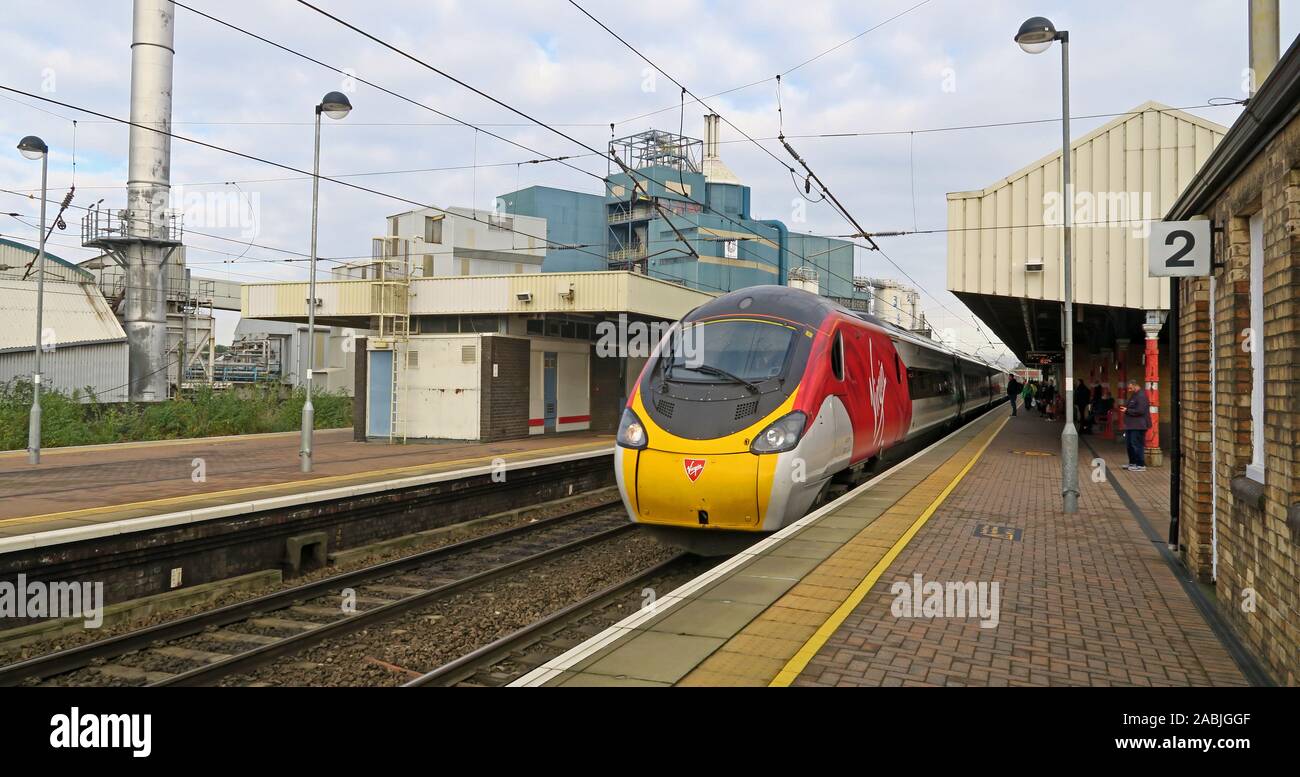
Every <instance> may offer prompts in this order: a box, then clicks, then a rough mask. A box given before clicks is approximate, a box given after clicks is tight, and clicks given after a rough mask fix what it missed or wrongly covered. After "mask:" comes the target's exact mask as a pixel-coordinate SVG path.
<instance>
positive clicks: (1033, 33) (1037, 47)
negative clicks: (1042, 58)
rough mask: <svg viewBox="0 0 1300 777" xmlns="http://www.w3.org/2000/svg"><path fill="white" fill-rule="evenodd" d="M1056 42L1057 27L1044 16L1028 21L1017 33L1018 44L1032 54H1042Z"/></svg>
mask: <svg viewBox="0 0 1300 777" xmlns="http://www.w3.org/2000/svg"><path fill="white" fill-rule="evenodd" d="M1054 40H1056V25H1054V24H1052V22H1051V20H1050V19H1047V18H1046V17H1043V16H1034V17H1032V18H1029V19H1026V20H1025V23H1024V24H1022V25H1020V31H1019V32H1017V33H1016V43H1019V44H1020V48H1022V49H1024V50H1025V51H1026V52H1028V53H1030V54H1042V53H1043V52H1044V51H1047V49H1049V48H1050V47H1051V45H1052V41H1054Z"/></svg>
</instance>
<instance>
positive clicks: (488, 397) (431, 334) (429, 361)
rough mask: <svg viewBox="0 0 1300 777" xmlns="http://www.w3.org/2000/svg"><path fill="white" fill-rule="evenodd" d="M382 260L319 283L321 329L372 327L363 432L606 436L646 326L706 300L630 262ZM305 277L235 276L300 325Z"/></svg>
mask: <svg viewBox="0 0 1300 777" xmlns="http://www.w3.org/2000/svg"><path fill="white" fill-rule="evenodd" d="M382 263H383V264H387V265H389V266H388V267H387V268H384V267H377V268H374V269H372V271H371V272H369V273H368V275H369V277H368V278H366V279H360V278H355V279H351V278H350V279H332V280H327V281H322V282H319V283H317V294H318V296H319V298H320V300H321V305H320V306H319V307H318V308H317V311H316V321H317V322H318V325H328V326H339V327H352V328H355V329H358V330H365V329H369V330H371V334H370V335H369V336H368V337H365V338H359V339H357V340H356V347H355V358H356V364H357V366H356V372H355V376H356V386H357V390H356V394H355V396H357V397H359V398H364V401H363V402H356V403H355V404H354V412H355V413H356V416H355V421H354V430H355V432H356V434H357V435H358V436H359V437H363V438H366V439H383V440H399V441H400V440H418V439H455V440H482V441H491V440H501V439H510V438H516V437H526V436H528V435H535V434H547V433H554V432H566V431H578V430H597V431H606V432H613V431H614V430H615V429H616V428H617V426H618V419H619V415H620V413H621V410H622V407H623V404H624V402H625V401H626V397H627V392H628V388H629V386H630V385H631V383H632V382H633V381H634V380H635V379H636V376H637V375H638V374H639V372H640V369H641V366H642V365H643V364H644V363H645V358H646V357H647V356H648V355H649V350H650V348H651V347H653V345H654V344H655V341H654V340H653V339H651V333H652V332H653V331H655V330H653V329H652V328H651V325H652V324H656V323H659V324H663V323H665V322H670V321H675V320H677V319H679V318H681V317H682V316H683V315H685V314H686V313H687V312H688V311H690V310H691V309H692V308H694V307H696V306H697V305H699V304H700V303H702V302H704V301H705V300H707V299H709V298H710V295H708V294H705V293H703V292H699V291H695V290H693V289H688V288H685V287H683V286H680V285H678V284H674V283H669V282H667V281H663V280H659V279H656V278H650V277H647V276H645V275H641V274H638V273H632V272H628V271H605V272H588V273H522V274H507V275H486V276H451V277H436V276H435V277H419V276H416V277H410V276H406V277H401V276H399V275H398V274H397V273H396V271H394V269H393V267H392V265H395V264H397V263H398V262H397V261H395V260H383V261H382ZM306 287H307V284H306V283H305V282H292V283H250V284H245V285H244V287H243V294H244V304H243V314H244V316H246V317H255V318H259V319H274V320H278V321H288V322H292V323H294V324H301V323H303V322H304V321H305V313H304V311H303V310H302V304H301V301H302V299H303V295H304V294H306ZM602 337H606V338H612V340H610V339H606V340H605V341H604V344H605V345H607V346H612V347H602V342H601V340H602ZM614 341H616V342H614Z"/></svg>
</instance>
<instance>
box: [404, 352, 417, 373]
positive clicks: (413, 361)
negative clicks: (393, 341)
mask: <svg viewBox="0 0 1300 777" xmlns="http://www.w3.org/2000/svg"><path fill="white" fill-rule="evenodd" d="M419 367H420V352H419V351H407V352H406V369H408V370H414V369H419Z"/></svg>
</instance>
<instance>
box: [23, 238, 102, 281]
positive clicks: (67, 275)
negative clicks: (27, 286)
mask: <svg viewBox="0 0 1300 777" xmlns="http://www.w3.org/2000/svg"><path fill="white" fill-rule="evenodd" d="M39 250H40V249H39V248H38V247H37V246H30V245H27V244H26V243H19V242H18V241H16V240H9V239H7V238H3V237H0V259H5V258H6V257H9V258H10V261H0V264H11V265H20V266H16V267H14V269H12V270H4V271H0V278H16V279H19V280H21V279H22V276H23V272H24V271H25V270H26V266H27V264H28V263H29V262H31V261H32V260H33V259H35V258H36V254H37V252H38V251H39ZM45 259H46V261H47V264H46V265H45V280H47V281H48V280H51V279H58V280H85V281H89V280H94V276H93V275H91V274H90V272H88V271H87V270H84V269H82V268H81V267H78V266H77V265H75V264H73V263H72V262H69V261H68V260H66V259H62V258H60V257H58V256H55V255H54V254H52V253H50V252H49V250H48V249H47V250H46V251H45ZM28 277H29V278H35V277H36V274H35V272H32V273H31V274H29V275H28Z"/></svg>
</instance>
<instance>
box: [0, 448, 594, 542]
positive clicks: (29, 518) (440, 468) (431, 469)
mask: <svg viewBox="0 0 1300 777" xmlns="http://www.w3.org/2000/svg"><path fill="white" fill-rule="evenodd" d="M604 447H609V443H607V442H603V441H602V442H584V443H574V444H572V445H559V446H556V447H554V448H541V449H534V450H524V451H511V452H509V453H503V454H498V455H496V456H475V457H473V458H468V459H455V460H453V461H443V462H432V463H429V464H412V465H409V466H405V467H393V468H391V469H377V470H369V471H366V472H352V473H346V474H342V475H329V476H326V477H323V478H310V479H307V480H284V481H280V482H279V483H266V484H264V485H260V486H245V487H243V488H232V489H228V490H226V491H212V492H210V493H207V492H199V493H195V494H181V495H179V496H169V497H164V498H161V499H149V500H146V501H143V502H126V503H124V504H116V505H101V506H98V507H83V508H80V509H77V510H65V511H63V512H59V513H44V514H42V515H20V516H15V517H13V518H4V519H0V526H12V525H16V524H24V523H40V522H43V521H54V520H67V519H76V518H79V517H82V516H87V517H89V516H93V515H99V514H102V513H106V512H114V511H125V510H135V509H138V508H141V507H151V506H153V507H161V506H164V505H172V504H183V503H185V502H190V501H195V500H201V499H219V498H222V497H228V496H237V495H240V494H249V493H253V492H256V491H270V490H273V489H276V488H283V487H286V486H297V485H307V486H318V485H324V484H326V483H335V482H338V481H340V480H348V479H357V478H373V477H383V476H385V475H396V474H398V473H402V472H412V471H414V470H426V474H430V475H434V474H438V473H440V472H444V471H446V469H447V468H448V467H454V466H457V465H461V464H469V463H472V462H483V461H488V462H490V461H492V460H493V459H496V458H502V459H504V458H508V457H518V456H519V455H520V454H529V453H542V454H544V456H538V457H537V458H544V457H545V456H549V455H551V454H553V453H556V452H559V451H566V450H571V449H574V448H591V449H592V450H596V449H598V448H604ZM373 482H374V481H373V480H363V481H362V482H360V483H357V485H366V484H367V483H373ZM312 490H316V489H312ZM291 493H292V492H291ZM300 493H303V494H310V493H311V491H307V490H304V491H302V492H300ZM281 496H287V494H282V495H281ZM209 506H210V507H219V506H221V505H209ZM196 509H200V510H201V509H203V508H196ZM135 517H141V518H143V517H146V516H135ZM123 520H130V519H129V518H127V519H123Z"/></svg>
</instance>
